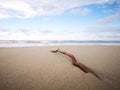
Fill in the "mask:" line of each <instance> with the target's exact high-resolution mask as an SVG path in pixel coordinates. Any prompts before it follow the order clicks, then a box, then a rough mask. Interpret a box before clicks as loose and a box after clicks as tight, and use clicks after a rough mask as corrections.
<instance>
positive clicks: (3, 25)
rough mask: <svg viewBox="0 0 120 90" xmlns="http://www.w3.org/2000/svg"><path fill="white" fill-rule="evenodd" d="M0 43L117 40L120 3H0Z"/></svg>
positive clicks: (39, 0) (33, 0) (85, 0)
mask: <svg viewBox="0 0 120 90" xmlns="http://www.w3.org/2000/svg"><path fill="white" fill-rule="evenodd" d="M0 40H112V41H113V40H120V0H0Z"/></svg>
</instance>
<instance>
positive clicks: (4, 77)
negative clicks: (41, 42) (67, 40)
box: [0, 45, 120, 90]
mask: <svg viewBox="0 0 120 90" xmlns="http://www.w3.org/2000/svg"><path fill="white" fill-rule="evenodd" d="M57 48H60V49H61V50H63V51H67V52H69V53H72V54H73V55H74V56H75V57H76V59H77V60H78V61H79V62H81V63H83V64H85V65H86V66H87V67H89V68H91V69H92V70H93V71H95V72H96V73H97V74H98V75H99V76H100V77H101V78H102V80H99V79H98V78H96V77H95V76H94V75H92V74H90V73H84V72H83V71H81V70H80V69H79V68H77V67H74V66H73V65H72V63H71V59H70V58H69V57H67V56H65V55H62V54H60V53H57V54H56V53H51V52H50V50H54V49H57ZM0 90H120V46H103V45H101V46H98V45H94V46H92V45H90V46H84V45H81V46H79V45H78V46H75V45H74V46H40V47H11V48H0Z"/></svg>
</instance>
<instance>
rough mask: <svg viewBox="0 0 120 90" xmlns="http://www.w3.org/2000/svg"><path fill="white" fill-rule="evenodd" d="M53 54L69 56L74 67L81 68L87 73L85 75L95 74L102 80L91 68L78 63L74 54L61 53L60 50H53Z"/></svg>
mask: <svg viewBox="0 0 120 90" xmlns="http://www.w3.org/2000/svg"><path fill="white" fill-rule="evenodd" d="M51 52H53V53H57V52H59V53H62V54H64V55H67V56H68V57H70V58H71V60H72V64H73V65H74V66H76V67H78V68H80V69H81V70H82V71H83V72H85V73H91V74H93V75H94V76H96V77H97V78H98V79H101V78H100V77H99V76H98V75H97V74H96V73H95V72H93V71H92V70H91V69H90V68H88V67H87V66H85V65H84V64H82V63H80V62H78V61H77V60H76V58H75V57H74V55H73V54H71V53H68V52H64V51H61V50H60V49H59V48H58V49H57V50H52V51H51Z"/></svg>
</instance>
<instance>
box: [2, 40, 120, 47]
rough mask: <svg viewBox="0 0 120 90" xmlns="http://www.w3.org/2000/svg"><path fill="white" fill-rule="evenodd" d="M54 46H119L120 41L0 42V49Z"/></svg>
mask: <svg viewBox="0 0 120 90" xmlns="http://www.w3.org/2000/svg"><path fill="white" fill-rule="evenodd" d="M55 45H120V41H101V40H98V41H95V40H93V41H92V40H91V41H90V40H89V41H87V40H85V41H83V40H0V47H29V46H30V47H31V46H55Z"/></svg>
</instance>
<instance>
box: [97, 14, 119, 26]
mask: <svg viewBox="0 0 120 90" xmlns="http://www.w3.org/2000/svg"><path fill="white" fill-rule="evenodd" d="M118 19H120V14H114V15H110V16H107V17H105V18H103V19H99V20H98V21H97V23H99V24H108V23H111V22H114V21H117V20H118Z"/></svg>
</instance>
